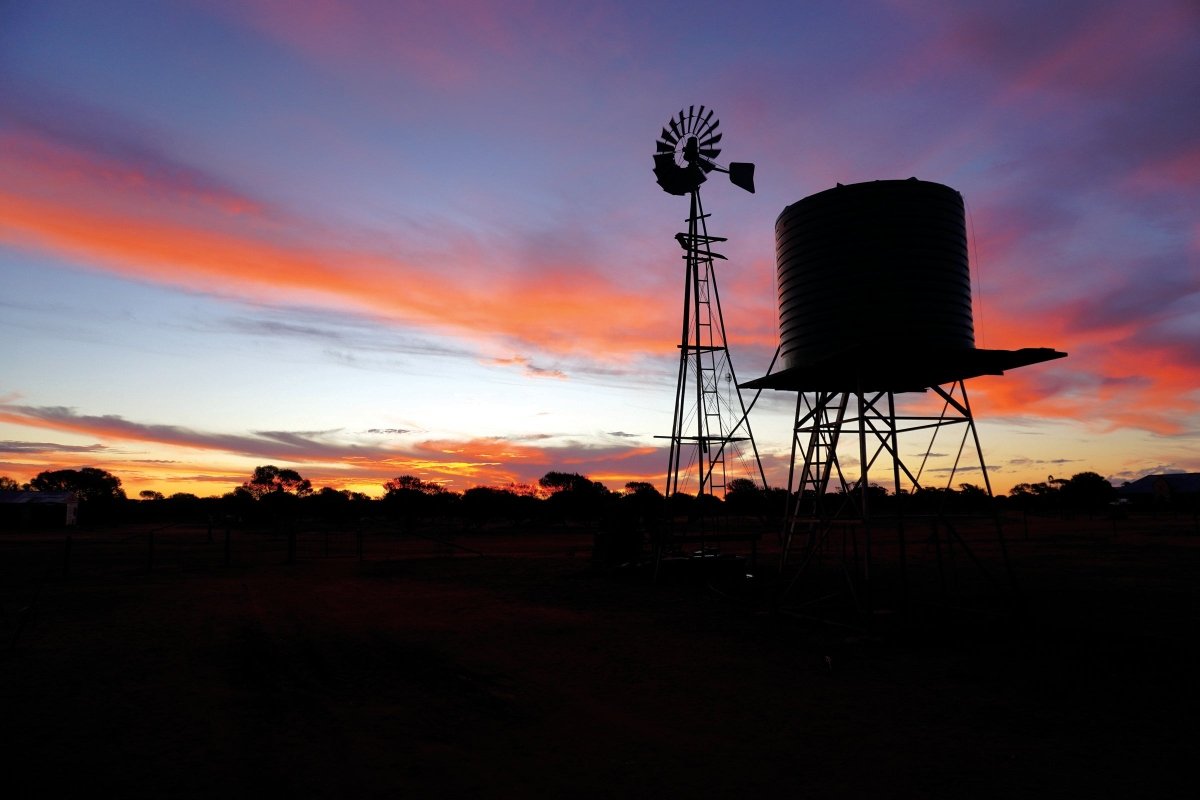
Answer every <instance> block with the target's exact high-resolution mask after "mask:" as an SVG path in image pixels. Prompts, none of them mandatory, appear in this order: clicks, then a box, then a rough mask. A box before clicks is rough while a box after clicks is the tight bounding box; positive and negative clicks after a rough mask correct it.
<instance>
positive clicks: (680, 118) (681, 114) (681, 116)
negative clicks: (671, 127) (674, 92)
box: [679, 108, 683, 128]
mask: <svg viewBox="0 0 1200 800" xmlns="http://www.w3.org/2000/svg"><path fill="white" fill-rule="evenodd" d="M679 127H680V128H682V127H683V109H682V108H681V109H679Z"/></svg>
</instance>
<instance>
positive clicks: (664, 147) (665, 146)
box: [657, 141, 675, 153]
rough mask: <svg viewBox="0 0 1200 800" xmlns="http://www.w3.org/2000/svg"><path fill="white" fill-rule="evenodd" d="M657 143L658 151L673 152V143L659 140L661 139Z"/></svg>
mask: <svg viewBox="0 0 1200 800" xmlns="http://www.w3.org/2000/svg"><path fill="white" fill-rule="evenodd" d="M657 144H658V152H660V153H674V152H675V145H673V144H670V143H668V142H661V141H660V142H658V143H657Z"/></svg>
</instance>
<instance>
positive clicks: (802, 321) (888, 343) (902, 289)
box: [775, 178, 975, 368]
mask: <svg viewBox="0 0 1200 800" xmlns="http://www.w3.org/2000/svg"><path fill="white" fill-rule="evenodd" d="M775 253H776V261H777V265H778V286H779V343H780V355H781V359H782V362H783V366H784V368H792V367H803V366H806V365H810V364H814V363H816V362H819V361H822V360H825V359H829V358H831V357H837V356H839V355H841V354H845V355H846V356H847V357H848V358H854V357H855V355H856V354H858V355H861V354H871V355H881V354H886V353H889V352H892V353H895V352H901V353H905V354H907V355H908V356H909V357H912V356H914V355H917V354H919V353H920V352H921V351H925V350H928V351H938V352H943V353H944V352H946V351H957V350H969V349H971V348H973V347H974V346H975V332H974V325H973V322H972V319H971V275H970V270H969V267H968V264H967V236H966V226H965V224H964V220H963V201H962V197H961V195H959V193H958V192H956V191H954V190H953V189H951V188H950V187H948V186H943V185H941V184H940V183H930V182H927V181H919V180H917V179H916V178H910V179H909V180H893V181H873V182H870V183H855V184H850V185H846V186H838V187H836V188H833V189H828V190H826V191H824V192H819V193H817V194H814V195H811V196H809V197H806V198H804V199H803V200H800V201H799V202H797V203H793V204H792V205H790V206H788V207H787V208H785V209H784V210H783V213H782V214H780V215H779V218H778V219H777V220H776V221H775Z"/></svg>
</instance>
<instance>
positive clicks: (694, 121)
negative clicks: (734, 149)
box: [654, 106, 754, 195]
mask: <svg viewBox="0 0 1200 800" xmlns="http://www.w3.org/2000/svg"><path fill="white" fill-rule="evenodd" d="M720 124H721V121H720V120H718V119H714V112H713V110H712V109H711V108H709V109H706V108H705V107H704V106H700V108H699V110H698V111H697V109H696V106H688V108H687V111H683V110H682V109H681V110H680V112H679V114H677V115H676V116H674V117H671V119H670V120H669V121H668V122H667V125H666V127H664V128H663V129H662V133H660V134H659V137H658V141H657V142H656V148H657V149H656V152H655V154H654V176H655V177H656V178H657V179H658V185H659V186H661V187H662V188H663V191H665V192H667V193H668V194H675V195H686V194H691V193H692V192H695V191H696V190H698V189H699V188H700V184H702V183H704V181H705V180H707V179H708V174H707V173H709V172H713V171H714V170H715V171H716V172H724V173H725V174H727V175H728V176H729V180H730V182H731V183H733V185H734V186H738V187H740V188H742V189H745V190H746V191H747V192H753V191H754V165H753V164H747V163H741V162H733V163H730V164H729V166H728V167H724V166H721V165H720V164H718V163H717V162H716V157H717V156H718V155H720V154H721V149H720V148H719V147H717V143H719V142H720V141H721V137H722V136H723V135H724V134H723V133H719V132H718V131H717V127H718V126H719V125H720Z"/></svg>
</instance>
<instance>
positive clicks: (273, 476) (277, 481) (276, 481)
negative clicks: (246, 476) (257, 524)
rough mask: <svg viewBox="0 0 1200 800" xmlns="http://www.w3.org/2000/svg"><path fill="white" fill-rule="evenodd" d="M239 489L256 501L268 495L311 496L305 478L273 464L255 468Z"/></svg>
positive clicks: (308, 483) (310, 488) (310, 484)
mask: <svg viewBox="0 0 1200 800" xmlns="http://www.w3.org/2000/svg"><path fill="white" fill-rule="evenodd" d="M241 488H243V489H245V490H246V491H248V492H249V493H250V494H251V495H253V496H254V498H255V499H256V500H261V499H263V498H264V497H268V496H270V495H283V494H290V495H294V496H296V497H307V496H308V495H310V494H312V483H311V482H310V481H309V480H308V479H307V478H302V477H300V473H299V472H296V470H294V469H280V468H279V467H276V466H275V465H273V464H267V465H265V466H262V467H255V468H254V475H253V476H251V478H250V480H248V481H246V482H245V483H243V484H242V486H241Z"/></svg>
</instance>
